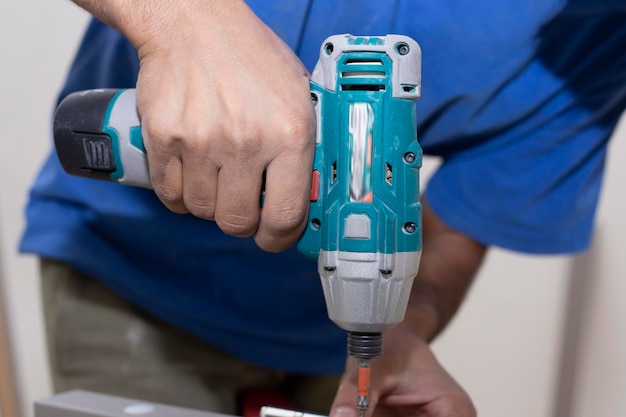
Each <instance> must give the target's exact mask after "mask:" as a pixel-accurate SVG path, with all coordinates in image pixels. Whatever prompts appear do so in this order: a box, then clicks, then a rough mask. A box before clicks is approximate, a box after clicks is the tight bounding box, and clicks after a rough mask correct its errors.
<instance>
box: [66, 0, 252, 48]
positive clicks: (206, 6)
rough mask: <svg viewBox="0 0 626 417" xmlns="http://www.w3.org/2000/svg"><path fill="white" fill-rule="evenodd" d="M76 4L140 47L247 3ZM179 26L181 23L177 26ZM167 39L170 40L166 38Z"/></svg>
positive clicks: (107, 0)
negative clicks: (157, 36) (204, 18)
mask: <svg viewBox="0 0 626 417" xmlns="http://www.w3.org/2000/svg"><path fill="white" fill-rule="evenodd" d="M72 1H73V2H74V3H75V4H77V5H78V6H80V7H81V8H83V9H85V10H86V11H88V12H89V13H91V14H92V15H93V16H95V17H96V18H98V19H100V20H102V21H103V22H105V23H106V24H107V25H109V26H111V27H112V28H114V29H116V30H117V31H119V32H120V33H122V34H123V35H124V36H125V37H126V38H127V39H128V40H129V41H130V42H131V44H133V46H135V47H136V48H138V47H139V46H141V45H142V44H143V43H144V42H146V41H148V40H149V39H150V38H151V37H153V36H154V35H155V34H157V33H167V31H168V30H180V28H183V27H185V26H187V25H189V24H190V23H191V21H192V20H193V19H194V17H197V16H200V15H201V16H206V15H207V14H208V15H213V16H215V18H216V19H222V20H223V19H227V18H228V16H230V15H231V14H232V15H236V11H235V9H234V8H233V6H235V5H237V4H242V3H244V4H245V2H244V1H243V0H228V1H224V0H213V1H207V0H185V1H179V0H148V1H130V0H72ZM177 23H181V24H180V26H179V27H177ZM166 38H167V37H166Z"/></svg>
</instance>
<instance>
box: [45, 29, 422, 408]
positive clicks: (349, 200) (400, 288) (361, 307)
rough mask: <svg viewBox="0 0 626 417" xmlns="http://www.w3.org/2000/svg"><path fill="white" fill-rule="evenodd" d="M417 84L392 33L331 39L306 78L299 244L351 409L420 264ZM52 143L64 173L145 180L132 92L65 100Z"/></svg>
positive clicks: (361, 401) (417, 56)
mask: <svg viewBox="0 0 626 417" xmlns="http://www.w3.org/2000/svg"><path fill="white" fill-rule="evenodd" d="M420 83H421V51H420V48H419V46H418V44H417V43H416V42H415V41H414V40H412V39H411V38H408V37H406V36H400V35H387V36H352V35H335V36H331V37H329V38H328V39H326V40H325V41H324V43H323V44H322V46H321V48H320V57H319V60H318V62H317V65H316V66H315V69H314V71H313V74H312V77H311V82H310V85H311V97H312V101H313V105H314V108H315V112H316V115H317V134H316V139H315V140H316V147H315V158H314V164H313V175H312V178H313V180H312V190H311V201H310V207H309V218H308V224H307V226H306V230H305V232H304V234H303V235H302V237H301V238H300V240H299V242H298V249H299V251H300V252H301V253H302V254H303V255H305V256H307V257H309V258H312V259H315V260H317V263H318V272H319V276H320V278H321V283H322V287H323V291H324V297H325V300H326V305H327V308H328V315H329V317H330V319H331V320H332V321H333V322H334V323H336V324H337V325H338V326H339V327H341V328H342V329H344V330H346V331H347V332H348V343H347V346H348V354H349V355H351V356H353V357H355V358H356V360H357V363H358V376H357V385H358V387H357V388H358V397H357V408H358V409H359V411H360V413H361V415H363V414H364V413H365V411H366V410H367V408H368V406H369V398H368V395H369V384H370V363H371V359H372V358H375V357H377V356H380V355H382V352H383V340H382V333H383V331H384V330H385V329H387V328H389V327H391V326H394V325H396V324H398V323H400V322H401V321H402V320H403V319H404V315H405V312H406V307H407V304H408V299H409V295H410V292H411V286H412V283H413V279H414V278H415V276H416V275H417V271H418V266H419V261H420V255H421V248H422V237H421V231H422V221H421V214H422V213H421V205H420V202H419V196H420V192H419V168H420V167H421V162H422V150H421V148H420V146H419V143H418V141H417V134H416V131H417V125H416V112H415V111H416V110H415V100H416V99H417V98H418V97H419V96H420ZM54 139H55V146H56V150H57V153H58V156H59V160H60V162H61V164H62V166H63V168H64V169H65V171H66V172H68V173H69V174H72V175H77V176H81V177H87V178H94V179H101V180H108V181H116V182H119V183H121V184H128V185H133V186H140V187H148V188H149V187H150V176H149V167H148V159H147V157H146V150H145V148H144V144H143V138H142V134H141V125H140V119H139V116H138V114H137V110H136V104H135V90H134V89H124V90H111V89H105V90H88V91H82V92H77V93H73V94H71V95H69V96H68V97H67V98H65V100H64V101H63V102H62V103H61V104H60V105H59V108H58V109H57V112H56V116H55V121H54Z"/></svg>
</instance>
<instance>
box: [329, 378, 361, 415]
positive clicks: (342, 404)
mask: <svg viewBox="0 0 626 417" xmlns="http://www.w3.org/2000/svg"><path fill="white" fill-rule="evenodd" d="M350 368H351V367H348V370H347V371H346V373H345V374H344V375H343V377H342V378H341V383H340V384H339V389H338V390H337V395H336V396H335V400H334V401H333V405H332V406H331V408H330V414H329V417H359V412H358V410H357V409H356V399H357V386H356V373H355V372H354V371H352V370H351V369H350Z"/></svg>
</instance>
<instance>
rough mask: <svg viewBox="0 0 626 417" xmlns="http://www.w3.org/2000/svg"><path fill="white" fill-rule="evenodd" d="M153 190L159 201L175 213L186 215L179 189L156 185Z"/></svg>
mask: <svg viewBox="0 0 626 417" xmlns="http://www.w3.org/2000/svg"><path fill="white" fill-rule="evenodd" d="M153 189H154V192H155V194H156V195H157V197H158V198H159V200H161V202H162V203H163V204H165V206H166V207H167V208H169V209H170V210H171V211H173V212H175V213H186V212H187V210H185V208H184V205H183V201H182V200H183V199H182V193H181V191H180V189H179V188H177V187H173V186H169V185H166V184H154V183H153Z"/></svg>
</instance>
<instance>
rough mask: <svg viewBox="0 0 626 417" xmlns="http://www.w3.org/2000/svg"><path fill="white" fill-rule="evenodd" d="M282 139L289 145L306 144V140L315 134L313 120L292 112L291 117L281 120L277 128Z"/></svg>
mask: <svg viewBox="0 0 626 417" xmlns="http://www.w3.org/2000/svg"><path fill="white" fill-rule="evenodd" d="M279 132H280V135H281V137H282V138H284V139H286V140H289V141H290V142H291V143H301V144H305V145H306V144H308V143H309V141H308V140H307V139H309V138H311V137H312V136H314V134H315V119H311V118H310V117H307V115H305V114H303V112H298V111H294V112H292V114H291V116H290V117H288V118H286V119H283V120H282V121H281V123H280V126H279Z"/></svg>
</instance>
